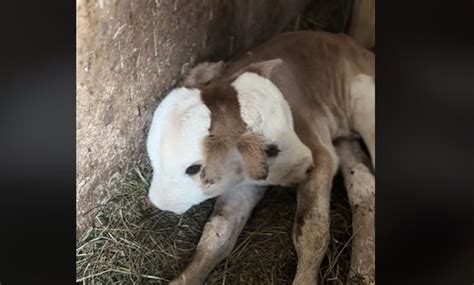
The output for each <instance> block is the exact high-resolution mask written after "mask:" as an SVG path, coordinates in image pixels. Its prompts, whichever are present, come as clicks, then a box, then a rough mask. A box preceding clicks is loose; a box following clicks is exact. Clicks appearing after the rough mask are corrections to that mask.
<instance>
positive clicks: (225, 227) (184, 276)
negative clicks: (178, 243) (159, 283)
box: [170, 186, 265, 285]
mask: <svg viewBox="0 0 474 285" xmlns="http://www.w3.org/2000/svg"><path fill="white" fill-rule="evenodd" d="M264 193H265V188H264V187H258V186H239V187H236V188H235V189H232V191H230V192H229V193H226V194H224V195H223V196H221V197H219V198H218V199H217V201H216V204H215V206H214V211H213V213H212V216H211V218H210V219H209V221H208V222H207V223H206V225H205V226H204V230H203V233H202V236H201V239H200V241H199V243H198V246H197V248H196V252H195V254H194V257H193V259H192V261H191V263H190V264H189V265H188V267H187V268H186V269H185V270H184V271H183V272H182V273H181V274H180V276H179V277H177V278H176V279H175V280H173V281H172V282H171V283H170V284H172V285H178V284H179V285H184V284H186V285H191V284H193V285H194V284H196V285H198V284H202V283H203V282H204V280H205V279H206V277H207V275H208V274H209V273H210V272H211V271H212V269H214V267H215V266H216V265H217V264H218V263H219V262H221V261H222V260H223V259H224V258H225V257H227V255H228V254H229V253H230V252H231V251H232V249H233V248H234V245H235V242H236V241H237V238H238V236H239V234H240V232H241V231H242V229H243V227H244V225H245V223H246V222H247V219H248V218H249V216H250V213H251V212H252V210H253V208H254V207H255V205H256V204H257V203H258V202H259V201H260V199H261V198H262V197H263V194H264Z"/></svg>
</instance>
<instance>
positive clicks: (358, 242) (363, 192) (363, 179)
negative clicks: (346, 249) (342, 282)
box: [336, 141, 375, 284]
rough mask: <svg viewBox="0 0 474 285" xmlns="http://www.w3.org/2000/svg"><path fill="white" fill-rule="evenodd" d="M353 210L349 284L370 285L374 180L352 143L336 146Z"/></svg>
mask: <svg viewBox="0 0 474 285" xmlns="http://www.w3.org/2000/svg"><path fill="white" fill-rule="evenodd" d="M336 150H337V153H338V155H339V162H340V169H341V171H342V175H343V177H344V183H345V185H346V189H347V195H348V197H349V201H350V204H351V208H352V231H353V238H352V256H351V267H350V272H349V280H348V282H347V283H348V284H373V282H374V277H375V244H374V242H375V179H374V176H373V174H372V173H371V172H370V170H369V168H367V166H366V165H365V164H364V161H366V162H368V158H367V157H366V156H365V154H364V153H363V151H362V149H361V148H360V146H359V144H358V143H357V142H355V141H341V142H338V143H337V144H336Z"/></svg>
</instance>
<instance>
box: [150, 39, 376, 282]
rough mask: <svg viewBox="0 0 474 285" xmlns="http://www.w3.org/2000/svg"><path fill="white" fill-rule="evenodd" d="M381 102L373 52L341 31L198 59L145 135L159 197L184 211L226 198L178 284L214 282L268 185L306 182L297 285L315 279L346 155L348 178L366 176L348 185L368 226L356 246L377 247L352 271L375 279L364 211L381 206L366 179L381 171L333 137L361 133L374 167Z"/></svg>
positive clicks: (159, 202)
mask: <svg viewBox="0 0 474 285" xmlns="http://www.w3.org/2000/svg"><path fill="white" fill-rule="evenodd" d="M374 103H375V87H374V55H373V53H371V52H370V51H368V50H366V49H364V48H363V47H361V46H360V45H358V44H357V43H355V42H354V41H353V40H352V39H350V38H349V37H348V36H345V35H342V34H341V35H335V34H329V33H325V32H309V31H308V32H292V33H284V34H280V35H278V36H276V37H274V38H273V39H271V40H270V41H268V42H266V43H264V44H262V45H260V46H258V47H257V48H255V49H253V50H251V51H249V52H247V53H246V54H244V55H242V56H240V57H237V58H236V59H234V60H231V61H230V62H228V63H226V64H224V63H222V62H219V63H205V64H201V65H199V66H197V67H195V68H194V69H193V70H192V71H191V73H190V74H189V76H188V78H186V80H185V81H184V87H181V88H177V89H174V90H173V91H171V92H170V94H169V95H168V96H166V97H165V98H164V100H163V101H162V102H161V104H160V105H159V107H158V108H157V110H156V112H155V114H154V117H153V121H152V125H151V128H150V132H149V137H148V141H147V149H148V153H149V157H150V160H151V164H152V167H153V169H154V174H153V178H152V181H151V186H150V190H149V199H150V201H151V202H152V203H153V204H154V205H155V206H157V207H158V208H160V209H162V210H167V211H172V212H174V213H177V214H182V213H184V212H185V211H186V210H188V209H189V208H190V207H192V206H193V205H196V204H199V203H201V202H202V201H204V200H207V199H210V198H213V197H218V198H217V201H216V204H215V207H214V212H213V214H212V216H211V218H210V220H209V221H208V222H207V224H206V225H205V228H204V231H203V234H202V237H201V240H200V241H199V244H198V246H197V249H196V252H195V256H194V258H193V260H192V262H191V263H190V264H189V266H188V267H187V268H186V269H185V270H184V272H183V273H182V274H181V275H180V276H179V277H177V278H176V279H175V280H174V281H173V282H172V284H202V283H203V282H204V280H205V278H206V276H207V275H208V274H209V273H210V271H211V270H212V269H213V268H214V267H215V265H216V264H217V263H218V262H220V261H221V260H222V259H224V258H225V257H226V256H227V255H228V254H229V253H230V251H231V250H232V248H233V246H234V244H235V242H236V240H237V237H238V235H239V233H240V231H241V230H242V228H243V226H244V225H245V223H246V221H247V219H248V217H249V215H250V213H251V211H252V209H253V208H254V207H255V205H256V204H257V203H258V202H259V200H260V199H261V198H262V196H263V194H264V192H265V189H266V186H268V185H280V186H290V187H292V186H296V187H297V189H298V190H297V191H298V192H297V193H298V194H297V213H296V217H295V222H294V230H293V240H294V244H295V247H296V252H297V255H298V266H297V271H296V276H295V278H294V281H293V284H316V283H317V276H318V270H319V266H320V264H321V261H322V258H323V256H324V254H325V251H326V249H327V246H328V242H329V199H330V190H331V184H332V179H333V177H334V175H335V173H336V171H337V170H338V167H339V159H338V154H339V155H340V156H341V157H343V159H341V163H342V164H343V166H345V167H344V168H343V170H344V171H343V175H344V178H345V179H346V183H347V182H348V181H359V183H356V184H354V185H355V186H354V187H349V189H348V191H349V196H350V197H352V198H353V199H351V202H352V205H353V209H356V208H357V209H358V210H357V212H356V213H357V215H355V216H354V217H355V218H356V220H355V221H354V225H357V226H358V227H362V228H364V229H369V230H363V231H356V230H357V229H354V232H355V234H359V233H361V234H359V236H358V238H357V239H356V240H357V241H358V243H355V246H356V247H360V248H363V249H364V250H369V251H370V252H368V253H364V254H359V255H357V256H360V257H366V256H368V257H367V258H365V259H364V262H362V264H361V262H360V261H359V260H360V258H355V259H354V258H353V261H352V263H351V276H354V278H359V279H361V278H362V279H368V280H371V279H373V270H372V268H373V235H374V233H373V230H370V229H373V226H374V225H373V220H371V219H367V218H366V216H365V215H364V214H365V213H372V215H373V203H372V200H373V195H371V193H372V192H370V191H371V190H367V189H366V187H365V186H364V185H363V183H360V181H361V180H360V179H358V178H357V177H359V176H360V175H365V176H364V177H366V176H367V175H368V176H369V177H370V176H371V175H373V174H372V173H371V172H370V171H368V172H367V171H364V170H367V169H368V168H362V167H359V168H357V169H358V170H360V171H356V172H354V171H353V170H352V169H353V168H354V167H355V166H358V165H359V164H363V161H362V159H361V156H360V155H357V154H358V153H360V152H358V151H357V150H356V149H355V148H354V147H353V145H352V144H351V143H346V144H345V143H344V142H342V143H341V144H340V145H339V146H338V149H336V147H335V143H334V142H336V141H341V140H342V141H344V140H345V141H349V140H353V139H354V138H357V137H361V138H362V140H363V141H364V142H365V144H366V145H367V148H368V150H369V153H370V159H371V164H372V167H373V168H374V169H375V117H374V108H375V104H374ZM347 144H349V145H347ZM351 154H352V155H351ZM351 173H353V175H352V174H351ZM364 179H365V178H364ZM366 180H367V179H366ZM363 181H365V180H363ZM369 181H370V180H369ZM351 184H352V183H351ZM364 191H365V192H364ZM359 192H364V193H365V195H362V194H360V193H359ZM367 193H368V194H367ZM354 201H356V202H354ZM358 205H364V207H358ZM367 205H368V206H367ZM370 210H371V211H372V212H370ZM361 211H362V212H361ZM364 240H369V241H371V242H372V243H371V244H369V245H367V244H365V243H363V242H362V241H364ZM362 245H363V246H362ZM354 251H355V252H358V249H357V248H354ZM359 275H360V276H359Z"/></svg>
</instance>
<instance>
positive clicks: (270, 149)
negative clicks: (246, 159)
mask: <svg viewBox="0 0 474 285" xmlns="http://www.w3.org/2000/svg"><path fill="white" fill-rule="evenodd" d="M265 153H266V154H267V156H268V157H275V156H277V155H278V154H279V153H280V150H279V149H278V146H277V145H274V144H270V145H267V148H266V149H265Z"/></svg>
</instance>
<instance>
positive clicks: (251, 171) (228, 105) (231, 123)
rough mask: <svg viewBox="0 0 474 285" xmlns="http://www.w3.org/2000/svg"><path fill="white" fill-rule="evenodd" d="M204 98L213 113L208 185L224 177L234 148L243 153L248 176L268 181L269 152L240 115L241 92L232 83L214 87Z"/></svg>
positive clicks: (206, 143) (206, 170) (204, 174)
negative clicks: (250, 131)
mask: <svg viewBox="0 0 474 285" xmlns="http://www.w3.org/2000/svg"><path fill="white" fill-rule="evenodd" d="M201 98H202V101H203V102H204V104H205V105H206V106H207V107H208V108H209V110H210V111H211V126H210V128H209V132H210V135H209V136H208V137H207V138H206V139H205V141H204V149H205V152H206V157H207V160H206V165H205V167H204V169H203V171H202V173H201V178H202V180H203V181H204V183H205V184H212V183H215V182H216V181H217V180H219V178H220V176H221V175H222V171H223V168H222V167H223V165H224V163H223V162H224V161H225V159H226V155H227V153H228V152H229V150H231V148H233V147H236V148H237V150H238V151H239V152H240V154H241V156H242V159H243V162H244V171H245V174H246V175H247V176H248V177H249V178H251V179H256V180H258V179H265V178H266V177H267V174H268V165H267V163H266V156H265V149H264V146H263V142H262V141H261V139H260V138H259V137H258V136H257V135H256V134H254V133H249V132H248V131H247V126H246V124H245V122H244V121H243V120H242V117H241V115H240V105H239V101H238V98H237V91H235V89H234V88H233V87H232V86H231V85H229V84H228V83H223V82H221V83H219V84H213V85H210V86H208V87H203V88H202V89H201Z"/></svg>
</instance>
